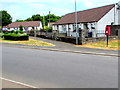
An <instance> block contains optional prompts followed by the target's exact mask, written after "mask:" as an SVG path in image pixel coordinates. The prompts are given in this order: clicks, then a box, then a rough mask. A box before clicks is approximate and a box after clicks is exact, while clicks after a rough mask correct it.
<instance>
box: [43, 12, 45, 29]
mask: <svg viewBox="0 0 120 90" xmlns="http://www.w3.org/2000/svg"><path fill="white" fill-rule="evenodd" d="M44 26H45V18H44V14H43V30H44Z"/></svg>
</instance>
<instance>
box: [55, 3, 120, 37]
mask: <svg viewBox="0 0 120 90" xmlns="http://www.w3.org/2000/svg"><path fill="white" fill-rule="evenodd" d="M117 7H118V6H117V4H112V5H106V6H102V7H98V8H93V9H88V10H84V11H78V12H77V15H78V28H80V29H82V30H86V33H87V34H88V33H92V36H91V37H104V36H105V34H104V33H105V27H106V25H118V24H120V22H119V21H120V20H118V17H119V16H118V15H120V14H119V13H120V11H119V10H118V9H117ZM53 30H58V31H59V33H66V32H69V34H68V33H67V35H68V36H73V37H76V33H75V32H74V30H75V13H70V14H66V15H65V16H63V17H62V18H61V19H60V20H58V21H57V22H56V23H55V24H54V25H53ZM87 34H86V35H87Z"/></svg>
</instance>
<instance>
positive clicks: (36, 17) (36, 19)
mask: <svg viewBox="0 0 120 90" xmlns="http://www.w3.org/2000/svg"><path fill="white" fill-rule="evenodd" d="M32 19H33V21H41V20H42V17H41V16H40V14H36V15H33V16H32Z"/></svg>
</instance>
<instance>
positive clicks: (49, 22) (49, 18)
mask: <svg viewBox="0 0 120 90" xmlns="http://www.w3.org/2000/svg"><path fill="white" fill-rule="evenodd" d="M49 23H50V11H49Z"/></svg>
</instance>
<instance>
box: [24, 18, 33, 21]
mask: <svg viewBox="0 0 120 90" xmlns="http://www.w3.org/2000/svg"><path fill="white" fill-rule="evenodd" d="M25 21H33V18H27V19H26V20H25Z"/></svg>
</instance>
